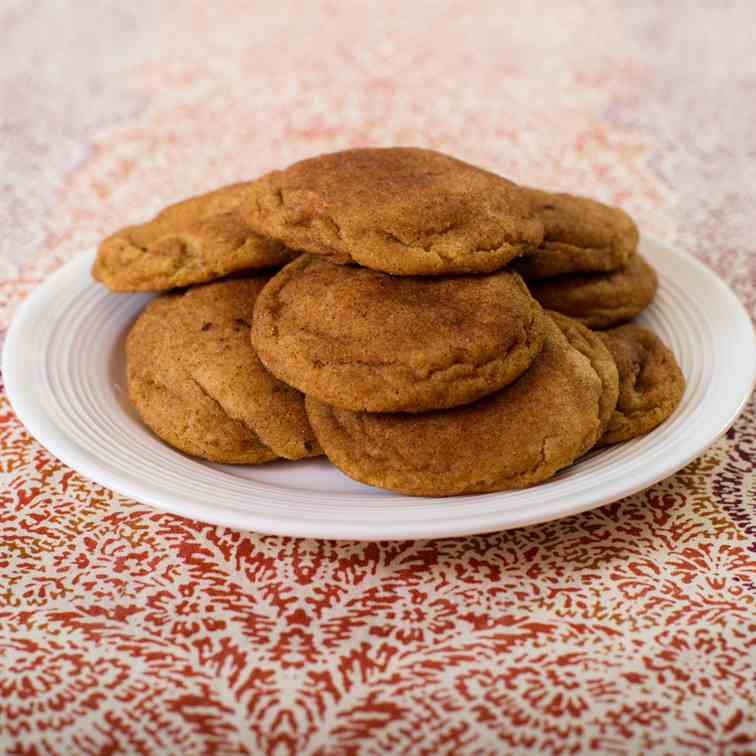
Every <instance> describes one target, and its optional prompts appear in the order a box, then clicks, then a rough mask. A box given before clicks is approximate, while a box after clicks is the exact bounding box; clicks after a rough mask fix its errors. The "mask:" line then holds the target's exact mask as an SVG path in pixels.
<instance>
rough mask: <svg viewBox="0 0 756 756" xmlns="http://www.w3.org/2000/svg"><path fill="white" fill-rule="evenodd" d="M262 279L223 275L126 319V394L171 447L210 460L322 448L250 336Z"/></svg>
mask: <svg viewBox="0 0 756 756" xmlns="http://www.w3.org/2000/svg"><path fill="white" fill-rule="evenodd" d="M267 281H268V277H267V276H257V277H254V278H239V279H229V280H226V281H218V282H216V283H210V284H205V285H204V286H197V287H194V288H191V289H188V290H187V291H185V292H178V293H172V294H164V295H163V296H161V297H158V298H157V299H154V300H153V301H152V302H150V304H149V305H147V307H146V308H145V310H144V311H143V312H142V313H141V315H140V316H139V317H138V318H137V320H136V322H135V323H134V325H133V326H132V329H131V332H130V333H129V336H128V340H127V343H126V356H127V364H128V386H129V396H130V397H131V400H132V401H133V403H134V405H135V406H136V408H137V410H138V411H139V414H140V415H141V416H142V419H143V420H144V422H145V423H146V424H147V425H148V426H149V427H150V428H152V430H153V431H154V432H155V433H156V434H157V435H158V436H160V437H161V438H162V439H164V440H165V441H167V442H168V443H169V444H171V446H175V447H176V448H177V449H180V450H182V451H184V452H187V453H188V454H193V455H195V456H198V457H204V458H205V459H209V460H212V461H214V462H238V463H244V462H247V463H255V462H267V461H268V460H271V459H275V458H276V457H278V456H280V457H286V458H288V459H300V458H302V457H311V456H315V455H317V454H320V453H322V452H321V449H320V447H319V446H318V443H317V441H316V440H315V438H314V436H313V433H312V429H311V428H310V425H309V423H308V421H307V416H306V414H305V409H304V401H303V397H302V395H301V394H300V393H299V392H298V391H296V390H295V389H293V388H290V387H289V386H287V385H285V384H284V383H281V381H279V380H277V379H276V378H275V377H274V376H273V375H271V374H270V373H269V372H268V371H267V370H266V369H265V367H264V366H263V365H262V363H261V362H260V360H259V359H258V358H257V355H256V354H255V352H254V349H253V348H252V344H251V343H250V339H249V330H250V325H249V324H250V322H251V320H252V311H253V308H254V304H255V299H256V297H257V296H258V295H259V293H260V291H261V290H262V288H263V286H264V285H265V283H266V282H267Z"/></svg>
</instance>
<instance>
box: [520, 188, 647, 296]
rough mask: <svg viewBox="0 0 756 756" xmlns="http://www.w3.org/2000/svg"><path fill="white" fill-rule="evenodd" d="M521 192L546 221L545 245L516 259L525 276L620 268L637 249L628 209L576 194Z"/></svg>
mask: <svg viewBox="0 0 756 756" xmlns="http://www.w3.org/2000/svg"><path fill="white" fill-rule="evenodd" d="M523 191H524V192H525V193H526V195H527V196H528V197H529V198H530V201H531V203H532V206H533V209H534V211H535V213H536V215H537V216H538V217H539V218H540V219H541V221H542V222H543V243H542V244H541V246H540V247H539V248H538V250H537V251H535V252H533V253H532V254H530V255H528V256H527V257H524V258H522V259H521V260H517V262H516V270H517V271H518V272H519V273H520V274H521V275H522V276H523V278H525V279H526V280H529V281H530V280H536V279H539V278H549V277H550V276H557V275H560V274H561V273H591V272H606V271H609V270H616V269H617V268H621V267H622V266H623V265H625V264H627V262H628V261H629V260H630V258H631V257H632V256H633V255H634V254H635V251H636V249H637V248H638V227H637V226H636V225H635V222H634V221H633V219H632V218H631V217H630V216H629V215H628V214H627V213H626V212H625V211H624V210H621V209H620V208H618V207H610V206H609V205H604V204H602V203H601V202H596V201H595V200H592V199H588V197H577V196H575V195H573V194H552V193H550V192H543V191H540V190H539V189H526V188H523Z"/></svg>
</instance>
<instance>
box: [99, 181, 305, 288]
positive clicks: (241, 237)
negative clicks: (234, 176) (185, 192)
mask: <svg viewBox="0 0 756 756" xmlns="http://www.w3.org/2000/svg"><path fill="white" fill-rule="evenodd" d="M251 185H252V184H251V183H241V184H232V185H230V186H226V187H223V188H221V189H216V190H215V191H213V192H209V193H207V194H202V195H199V196H197V197H191V198H190V199H187V200H184V201H183V202H178V203H176V204H175V205H170V206H168V207H166V208H165V209H164V210H162V211H161V212H160V213H158V214H157V215H156V216H155V217H154V218H153V219H152V220H150V221H147V222H146V223H142V224H139V225H136V226H127V227H126V228H123V229H121V230H120V231H117V232H116V233H114V234H112V235H111V236H109V237H108V238H107V239H105V240H104V241H103V242H102V243H101V244H100V247H99V249H98V251H97V258H96V259H95V262H94V265H93V267H92V275H93V277H94V278H95V279H97V280H98V281H100V282H101V283H103V284H105V285H106V286H107V287H108V288H110V289H112V290H113V291H163V290H166V289H172V288H176V287H180V286H188V285H190V284H196V283H203V282H206V281H212V280H213V279H216V278H220V277H222V276H225V275H228V274H229V273H234V272H236V271H240V270H245V269H259V268H269V267H273V266H281V265H283V264H285V263H286V262H288V261H289V260H291V258H292V256H293V255H292V253H291V252H290V251H288V250H287V249H286V248H285V247H284V246H283V245H282V244H281V243H280V242H277V241H273V240H272V239H267V238H264V237H262V236H260V235H259V234H258V233H257V232H256V231H253V230H252V228H251V227H250V226H249V224H248V223H247V222H246V221H244V220H243V218H242V216H241V215H240V213H239V205H240V203H241V202H242V200H243V199H244V197H245V196H246V194H247V192H248V190H249V187H250V186H251Z"/></svg>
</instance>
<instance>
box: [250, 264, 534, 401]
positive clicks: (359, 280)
mask: <svg viewBox="0 0 756 756" xmlns="http://www.w3.org/2000/svg"><path fill="white" fill-rule="evenodd" d="M544 321H545V316H544V315H543V313H542V310H541V308H540V306H539V305H538V303H537V302H536V301H535V300H534V299H533V298H532V297H531V296H530V294H529V292H528V290H527V288H526V287H525V285H524V284H523V282H522V279H521V278H520V277H519V276H518V275H517V274H516V273H512V272H509V271H506V270H502V271H498V272H496V273H491V274H488V275H460V276H433V277H427V276H426V277H418V276H413V277H407V276H401V277H398V276H391V275H388V274H386V273H380V272H378V271H375V270H370V269H369V268H362V267H357V266H353V265H334V264H333V263H331V262H328V261H327V260H324V259H322V258H319V257H316V256H311V255H302V256H301V257H300V258H298V259H297V260H294V261H293V262H291V263H289V265H287V266H286V267H285V268H284V269H283V270H281V271H279V273H278V274H277V275H276V276H274V277H273V278H272V279H271V281H270V283H269V284H268V285H267V286H266V287H265V289H264V290H263V292H262V294H261V295H260V296H259V298H258V300H257V305H256V307H255V315H254V323H253V326H252V341H253V344H254V347H255V350H256V351H257V353H258V355H259V356H260V359H261V360H262V361H263V363H264V364H265V366H266V367H267V368H268V369H269V370H270V371H271V372H272V373H273V374H274V375H276V376H277V377H278V378H280V379H281V380H283V381H285V382H286V383H288V384H290V385H291V386H294V387H296V388H298V389H299V390H300V391H302V392H304V393H305V394H309V395H312V396H313V397H315V398H317V399H320V400H321V401H324V402H327V403H328V404H332V405H334V406H337V407H342V408H345V409H351V410H363V411H364V410H367V411H370V412H395V411H406V412H418V411H422V410H428V409H439V408H443V407H453V406H456V405H460V404H466V403H468V402H472V401H474V400H476V399H478V398H480V397H481V396H484V395H486V394H490V393H491V392H493V391H496V390H498V389H499V388H502V387H503V386H505V385H507V384H509V383H511V382H512V381H514V380H515V379H516V378H517V377H518V376H520V375H521V374H522V373H523V372H524V371H525V370H526V369H527V368H528V366H529V365H530V364H531V362H532V361H533V359H534V358H535V356H536V355H537V354H538V352H539V351H540V350H541V347H542V345H543V338H544V330H543V329H544Z"/></svg>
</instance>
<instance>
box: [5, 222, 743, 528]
mask: <svg viewBox="0 0 756 756" xmlns="http://www.w3.org/2000/svg"><path fill="white" fill-rule="evenodd" d="M642 244H644V245H647V244H651V245H653V246H655V247H657V248H660V249H664V250H665V251H666V252H668V253H671V254H673V255H675V256H676V257H680V258H683V259H684V262H685V264H686V265H689V266H692V267H694V268H695V269H697V271H698V272H699V273H700V274H703V275H704V276H705V277H706V278H707V280H708V281H709V283H710V284H712V285H716V287H717V289H718V290H719V294H720V295H721V296H720V298H721V299H722V300H723V301H726V302H727V305H728V310H731V311H732V312H733V313H735V314H736V316H737V321H738V325H739V326H740V327H743V328H745V327H746V324H747V325H748V326H750V333H751V338H750V362H751V371H750V372H751V376H750V389H748V390H746V388H747V384H748V379H747V376H746V375H745V374H744V378H743V391H742V395H740V396H739V398H738V401H737V402H735V403H733V404H732V406H731V408H730V409H729V410H728V412H727V413H726V414H723V415H722V417H721V418H717V423H716V433H715V432H714V431H712V432H711V433H710V434H707V440H705V441H700V442H699V443H698V444H697V445H695V446H694V447H693V448H691V449H690V450H688V452H687V453H686V454H685V455H684V456H682V457H670V458H669V459H666V460H664V461H663V462H661V463H660V464H659V466H658V467H657V468H655V472H654V474H653V475H652V476H650V477H643V476H640V478H643V479H642V480H641V479H640V478H639V477H638V476H636V479H635V480H634V482H631V483H630V484H628V485H627V486H625V487H623V488H622V490H621V491H617V490H614V489H613V490H612V491H611V492H608V493H607V495H605V496H598V497H593V498H590V500H589V501H587V502H585V501H584V502H582V503H576V502H572V499H573V498H574V497H575V494H571V495H569V496H566V497H565V501H566V505H564V506H559V507H554V508H553V510H552V511H551V512H550V513H548V514H546V515H541V516H539V515H538V514H536V515H535V516H532V510H527V511H526V512H522V511H521V510H519V509H515V510H512V509H509V510H502V512H501V514H500V513H499V512H496V513H494V514H485V513H483V514H478V515H476V517H475V520H474V521H470V522H469V524H465V523H467V522H468V521H469V520H471V518H465V519H463V520H462V521H460V522H459V524H457V518H454V519H449V518H445V519H443V520H440V521H438V522H434V521H430V522H429V521H427V520H411V521H405V522H401V521H399V524H393V523H390V524H386V525H385V526H381V528H380V533H379V534H378V535H376V534H375V530H376V524H375V523H373V522H362V523H358V522H349V521H346V522H345V521H343V520H342V521H339V522H334V521H332V520H323V519H314V520H310V519H307V518H306V517H302V518H301V519H298V520H297V522H296V523H294V522H292V520H291V519H290V518H283V519H281V518H276V517H270V516H261V515H260V514H259V513H246V512H243V511H241V510H238V509H235V508H233V507H229V506H227V507H225V508H222V507H218V506H217V505H216V504H213V505H212V506H209V507H208V502H205V501H203V502H201V503H198V502H195V501H193V500H192V499H191V498H190V497H180V496H177V495H176V494H175V493H173V492H171V491H168V490H165V489H163V490H160V489H159V487H158V486H157V484H156V483H155V482H154V481H150V482H149V483H148V484H145V483H144V482H143V481H140V480H139V478H138V477H136V476H135V475H134V474H132V473H130V472H128V471H125V470H121V469H115V470H114V469H113V468H108V467H107V466H104V465H102V464H101V463H100V462H99V461H98V460H97V459H92V458H91V457H89V458H87V456H86V454H81V452H80V446H79V444H78V442H76V441H72V440H71V439H69V438H68V437H67V436H66V435H65V434H64V433H62V431H60V429H58V428H57V427H56V426H55V424H54V423H53V422H52V420H51V418H50V417H49V416H47V415H46V414H45V412H44V407H43V406H41V403H40V402H39V401H36V396H35V393H34V391H33V390H26V389H25V388H24V380H23V373H24V365H23V360H21V359H16V356H17V355H19V356H20V354H21V348H20V347H21V343H22V339H23V337H24V328H25V326H26V325H27V324H28V323H30V322H31V321H32V320H33V318H34V316H35V315H36V313H37V311H38V310H40V309H41V308H42V307H43V306H47V305H49V301H50V299H51V295H53V296H52V299H53V301H54V294H55V291H56V289H57V287H58V286H59V284H60V282H61V281H62V280H64V279H67V278H69V277H72V278H74V279H83V277H84V276H86V282H85V281H84V280H81V284H82V285H84V284H85V283H86V284H88V285H91V286H96V285H97V284H96V283H95V282H94V281H92V280H91V279H90V277H89V270H90V267H91V262H92V260H93V256H94V252H93V251H92V250H89V251H87V252H84V253H82V254H80V255H78V256H77V257H75V258H74V259H73V260H71V261H69V262H68V263H66V264H64V265H63V266H61V267H60V268H58V269H57V270H56V271H54V272H53V273H52V274H51V275H50V276H48V277H47V278H46V280H45V281H44V282H43V283H42V284H40V285H39V286H37V287H36V288H35V289H34V290H33V291H32V292H31V293H30V295H29V296H28V297H27V298H26V299H25V300H24V301H23V302H22V303H21V304H20V306H19V307H18V309H17V311H16V312H15V314H14V317H13V319H12V321H11V324H10V327H9V329H8V332H7V334H6V339H5V344H4V347H3V355H2V370H3V380H4V383H5V391H6V395H7V397H8V400H9V402H10V405H11V407H12V409H13V412H14V413H15V414H16V416H17V417H18V419H19V420H20V421H21V422H22V423H23V425H24V426H25V427H26V429H27V431H28V432H29V433H30V434H31V435H32V436H33V437H34V438H35V439H36V440H37V441H38V442H39V443H40V444H41V445H42V446H44V447H45V448H46V449H47V450H48V451H49V452H50V453H51V454H53V455H54V456H55V457H57V458H58V459H59V460H61V461H62V462H63V463H64V464H65V465H67V466H68V467H71V468H72V469H74V470H76V471H77V472H78V473H80V474H81V475H84V476H85V477H87V478H89V479H91V480H93V481H94V482H95V483H97V484H99V485H102V486H104V487H106V488H108V489H110V490H112V491H115V492H116V493H118V494H120V495H123V496H126V497H128V498H131V499H133V500H135V501H137V502H139V503H142V504H145V505H148V506H151V507H154V508H155V509H158V510H161V511H165V512H170V513H173V514H176V515H179V516H183V517H188V518H190V519H195V520H199V521H201V522H207V523H211V524H214V525H219V526H223V527H233V528H237V529H241V530H245V531H254V532H257V533H261V534H270V535H281V536H291V537H300V538H324V539H329V540H360V541H376V540H381V541H383V540H406V539H425V538H442V537H454V536H465V535H472V534H477V533H486V532H493V531H497V530H504V529H512V528H517V527H523V526H525V525H530V524H538V523H544V522H548V521H552V520H556V519H561V518H562V517H569V516H572V515H575V514H579V513H580V512H584V511H587V510H590V509H595V508H598V507H600V506H603V505H606V504H608V503H611V502H614V501H618V500H620V499H622V498H625V497H627V496H630V495H632V494H634V493H637V492H638V491H642V490H645V489H646V488H649V487H650V486H652V485H654V484H656V483H658V482H659V481H661V480H664V479H665V478H667V477H669V476H670V475H672V474H674V473H675V472H677V471H678V470H680V469H682V468H683V467H685V466H686V465H687V464H689V463H690V462H691V461H692V460H693V459H695V458H696V457H698V456H700V455H701V454H702V453H703V452H704V451H705V450H706V449H708V448H709V447H710V446H711V445H713V444H714V443H716V441H717V440H719V439H720V438H721V437H722V436H723V435H724V434H725V433H726V432H727V431H728V430H729V428H730V427H731V426H732V424H733V423H734V422H735V421H736V420H737V418H738V417H739V416H740V415H741V413H742V412H743V410H744V409H745V406H746V404H747V403H748V401H749V399H750V396H751V394H752V392H753V389H754V385H756V334H755V333H754V325H753V322H752V320H751V317H750V316H749V314H748V311H747V310H746V309H745V306H744V305H743V304H742V302H741V301H740V300H739V299H738V297H737V296H736V294H735V293H734V292H733V291H732V289H730V287H729V286H728V285H727V284H726V283H725V282H724V281H723V280H722V279H721V278H720V277H719V276H718V275H717V274H716V273H715V272H714V271H712V270H711V269H710V268H709V267H708V266H706V265H705V264H704V263H703V262H701V261H700V260H698V259H697V258H695V257H693V256H692V255H690V254H688V253H686V252H684V251H682V250H676V249H674V248H672V247H671V246H669V245H668V244H666V243H664V242H662V241H659V240H656V239H653V238H650V237H645V236H644V237H643V238H642ZM746 356H747V355H746ZM720 369H721V368H720ZM317 493H318V495H319V496H321V497H323V498H326V497H329V496H335V497H336V498H340V495H339V494H328V493H321V492H317ZM509 493H512V492H509ZM350 495H351V496H358V497H359V496H360V495H359V494H350ZM496 495H497V494H496V493H492V494H486V496H487V497H493V496H496ZM341 496H343V494H342V495H341ZM363 496H366V497H369V496H370V494H363ZM390 496H391V497H392V498H395V499H398V500H399V501H398V502H397V506H401V504H400V502H401V500H402V499H404V500H405V501H406V500H407V499H408V497H403V496H401V495H398V494H391V495H390ZM409 498H411V499H412V500H414V501H416V500H417V498H418V497H409ZM419 498H421V499H423V498H425V499H426V500H427V501H432V500H434V499H433V497H419ZM461 498H464V497H451V498H445V499H436V500H437V501H440V502H446V503H451V502H455V501H456V502H460V499H461ZM502 515H508V517H507V521H506V522H499V521H498V520H499V518H500V517H501V516H502ZM252 521H254V522H252ZM326 531H327V532H326Z"/></svg>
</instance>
